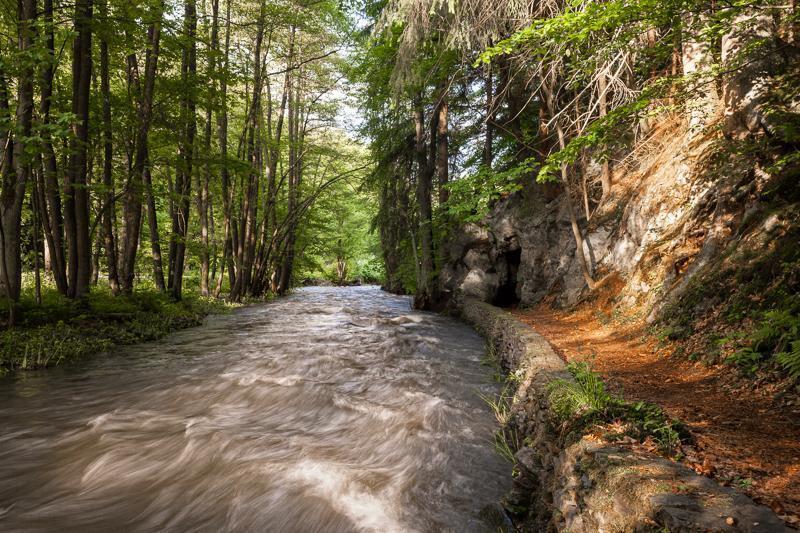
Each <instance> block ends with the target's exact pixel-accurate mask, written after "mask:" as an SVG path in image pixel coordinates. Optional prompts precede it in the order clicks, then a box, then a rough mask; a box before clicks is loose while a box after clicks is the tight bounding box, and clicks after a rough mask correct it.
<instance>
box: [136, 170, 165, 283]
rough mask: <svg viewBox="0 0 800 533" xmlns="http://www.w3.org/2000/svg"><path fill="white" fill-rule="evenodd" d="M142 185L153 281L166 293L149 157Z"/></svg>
mask: <svg viewBox="0 0 800 533" xmlns="http://www.w3.org/2000/svg"><path fill="white" fill-rule="evenodd" d="M142 183H143V184H144V188H145V192H146V193H147V228H148V230H149V231H150V250H151V253H152V256H153V281H154V282H155V284H156V288H157V289H158V290H159V291H161V292H166V290H167V287H166V284H165V283H164V261H163V259H162V255H161V237H160V235H159V231H158V212H157V211H156V198H155V194H154V193H153V176H152V174H151V172H150V159H149V157H148V160H147V163H146V164H145V166H144V172H143V173H142Z"/></svg>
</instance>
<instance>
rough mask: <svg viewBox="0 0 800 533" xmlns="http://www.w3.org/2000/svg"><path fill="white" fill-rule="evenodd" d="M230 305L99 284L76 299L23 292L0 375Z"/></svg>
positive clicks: (2, 336) (145, 335)
mask: <svg viewBox="0 0 800 533" xmlns="http://www.w3.org/2000/svg"><path fill="white" fill-rule="evenodd" d="M230 308H231V306H230V305H229V304H227V303H225V302H222V301H219V300H215V299H213V298H203V297H200V296H198V295H196V294H187V295H186V296H185V297H184V299H183V300H182V301H180V302H175V301H173V300H171V299H170V298H169V297H168V296H167V295H165V294H162V293H159V292H156V291H151V290H145V291H140V292H136V293H134V294H132V295H130V296H113V295H111V293H110V291H108V289H107V288H104V287H102V286H99V287H96V288H93V290H92V292H91V293H90V294H89V296H88V297H86V298H85V299H83V300H80V301H74V300H69V299H67V298H65V297H63V296H61V295H60V294H59V293H58V292H57V291H55V290H54V289H52V288H47V289H46V290H44V292H43V294H42V302H41V303H36V302H35V300H34V298H33V295H32V294H31V293H30V291H25V293H24V294H23V297H22V298H21V301H20V303H19V306H18V320H17V324H16V325H15V326H14V327H13V328H9V329H6V330H4V331H3V332H2V333H0V375H2V374H6V373H9V372H14V371H19V370H34V369H39V368H45V367H50V366H55V365H59V364H64V363H67V362H70V361H75V360H78V359H81V358H84V357H86V356H89V355H92V354H96V353H100V352H104V351H107V350H108V349H110V348H111V347H113V346H115V345H126V344H136V343H139V342H145V341H151V340H155V339H158V338H161V337H163V336H165V335H167V334H168V333H170V332H172V331H175V330H178V329H183V328H187V327H192V326H197V325H199V324H201V323H202V321H203V318H204V317H206V316H207V315H209V314H214V313H224V312H227V311H228V310H229V309H230Z"/></svg>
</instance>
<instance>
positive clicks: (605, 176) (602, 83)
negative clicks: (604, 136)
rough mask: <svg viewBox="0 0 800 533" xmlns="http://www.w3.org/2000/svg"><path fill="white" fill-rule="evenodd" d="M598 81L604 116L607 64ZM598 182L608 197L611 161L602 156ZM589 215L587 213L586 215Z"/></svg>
mask: <svg viewBox="0 0 800 533" xmlns="http://www.w3.org/2000/svg"><path fill="white" fill-rule="evenodd" d="M597 82H598V91H599V92H600V102H599V110H600V118H603V117H605V116H606V115H608V66H607V65H606V66H604V67H603V71H602V72H601V73H600V76H599V78H598V80H597ZM600 183H601V185H602V187H603V198H602V199H603V200H605V199H606V198H608V195H609V194H610V193H611V162H610V161H609V160H608V158H607V157H606V158H604V160H603V163H602V168H601V171H600ZM586 216H587V217H588V216H589V215H588V214H587V215H586Z"/></svg>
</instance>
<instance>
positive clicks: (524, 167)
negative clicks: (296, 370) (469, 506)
mask: <svg viewBox="0 0 800 533" xmlns="http://www.w3.org/2000/svg"><path fill="white" fill-rule="evenodd" d="M0 28H2V34H3V35H4V37H5V38H4V39H3V40H2V42H0V141H2V143H1V144H0V180H1V182H2V189H1V190H0V219H1V220H0V307H1V309H0V322H2V324H3V326H4V330H3V331H2V332H0V375H6V374H7V375H9V376H13V375H15V373H18V372H19V373H22V372H24V371H26V370H36V369H43V368H45V367H52V366H58V365H61V364H66V363H68V362H71V361H73V360H84V359H85V358H86V356H90V355H93V354H97V353H104V352H107V351H108V350H109V349H110V348H112V347H114V346H117V345H136V344H137V343H140V342H143V341H151V340H156V339H160V338H163V337H165V336H166V335H167V334H168V333H170V332H172V331H174V330H178V329H185V328H189V327H191V326H197V325H200V324H202V323H203V320H204V319H205V317H206V316H207V315H209V314H226V313H230V312H232V310H234V309H239V308H243V309H240V311H241V312H243V313H248V312H250V311H248V309H250V308H251V307H245V306H248V304H256V303H264V302H268V301H272V300H274V305H277V306H283V305H287V306H288V305H291V302H292V300H291V298H295V297H296V298H300V299H301V301H302V299H303V298H310V299H311V300H310V303H309V304H308V307H309V309H310V310H311V311H309V312H318V313H322V314H323V315H324V314H325V313H327V312H328V311H325V309H329V308H335V309H339V308H341V309H345V310H346V311H341V312H351V311H352V310H353V309H356V310H357V309H361V308H360V307H359V305H362V304H363V305H369V301H367V300H369V298H378V297H374V296H369V294H371V293H367V292H365V293H363V294H364V296H363V298H364V299H365V301H364V302H360V301H359V298H358V297H356V296H353V298H355V299H354V300H352V301H351V300H349V299H348V298H351V296H349V295H351V294H355V295H358V294H361V293H358V292H354V293H351V292H346V289H342V291H345V292H341V294H342V295H344V296H342V297H341V298H342V301H341V302H338V303H336V302H334V303H331V302H329V301H328V300H326V299H325V298H327V297H326V296H324V295H325V294H328V293H325V292H324V291H323V292H321V293H319V294H322V295H323V296H318V293H316V292H313V290H312V291H311V292H303V291H295V289H298V288H300V287H303V286H331V285H336V286H355V285H380V286H381V288H382V289H383V290H384V291H385V292H386V293H388V294H387V295H383V296H380V298H389V297H390V296H389V295H399V296H403V297H406V296H410V297H412V298H411V299H410V301H411V302H412V304H411V305H412V306H413V309H414V310H415V312H439V313H442V314H443V315H456V316H462V315H466V314H468V311H469V309H477V308H479V307H475V306H478V305H479V304H478V303H477V302H483V303H486V304H491V305H492V306H494V307H496V308H500V309H502V310H503V311H502V312H503V313H505V315H503V316H506V315H509V316H513V317H515V318H516V319H517V320H518V321H519V322H520V323H522V324H527V325H528V326H530V328H532V330H535V331H536V334H537V335H541V336H542V338H543V339H544V340H545V342H546V343H549V344H550V345H552V346H553V347H554V349H555V353H557V354H558V356H559V357H560V358H561V359H562V360H563V362H564V363H565V364H566V365H567V366H566V368H567V369H568V370H569V372H571V373H572V376H573V378H574V379H575V380H577V382H578V384H579V385H581V386H584V385H586V384H587V383H588V385H586V386H590V387H594V389H593V391H592V390H590V391H588V392H587V391H583V393H586V394H590V395H591V394H595V397H593V399H590V400H587V405H584V406H583V407H581V406H577V407H576V406H572V407H570V408H569V409H567V408H565V409H566V410H567V411H569V413H571V414H568V415H564V416H566V417H567V418H569V417H570V416H572V417H573V418H575V419H580V420H581V421H582V422H581V423H584V422H586V423H587V424H588V421H589V419H591V423H592V424H593V426H592V427H595V426H596V424H598V423H601V424H611V425H613V424H617V423H622V422H620V420H623V419H625V417H628V418H629V419H630V420H632V421H630V420H629V423H630V424H632V426H631V427H633V426H635V427H637V428H638V429H637V431H639V432H638V433H636V435H634V437H632V438H633V440H635V441H636V442H637V443H638V444H637V446H638V445H642V446H644V447H645V448H647V447H648V446H650V448H647V451H653V450H656V448H658V449H659V450H660V451H659V453H660V454H661V455H664V456H668V457H669V458H670V459H672V460H675V461H678V462H681V464H686V465H688V467H690V468H691V469H692V470H693V471H695V472H697V473H699V474H702V475H704V476H707V477H713V478H715V479H717V480H718V481H719V482H720V483H722V484H723V485H725V486H726V487H731V486H732V487H735V488H737V489H739V490H741V491H743V492H745V493H746V494H747V495H748V496H749V497H752V498H754V500H755V502H756V503H757V504H759V505H760V504H763V505H766V506H768V507H769V508H770V509H771V511H774V513H775V514H776V515H778V516H779V517H780V520H781V521H782V522H781V523H782V524H783V523H785V524H786V525H788V526H797V524H800V498H799V497H798V496H797V492H795V490H794V489H798V490H800V479H799V478H798V475H797V472H798V469H797V454H798V453H800V448H798V446H800V445H799V444H798V442H800V441H799V440H798V439H797V437H800V433H798V432H799V431H800V429H798V428H800V424H799V423H798V420H800V418H799V417H800V187H799V186H798V179H800V43H798V32H800V16H798V12H797V6H796V2H795V0H790V1H789V2H785V1H781V2H779V1H777V0H757V1H755V2H754V1H750V0H748V1H745V0H726V1H724V2H721V1H719V0H602V1H598V0H570V1H565V0H542V1H539V2H533V1H529V0H492V1H485V0H447V1H445V0H243V1H241V2H232V0H199V1H198V0H135V1H129V0H75V1H74V2H64V1H63V0H16V2H15V3H14V2H11V0H6V5H5V6H4V9H3V10H2V12H0ZM365 290H366V289H365ZM298 295H299V296H298ZM309 295H311V296H309ZM315 298H319V300H317V299H315ZM375 301H378V300H375ZM386 301H387V302H388V301H389V300H386ZM403 301H405V300H403ZM287 302H288V303H287ZM342 302H344V303H342ZM380 302H384V300H380ZM392 302H394V300H392ZM269 305H272V304H269ZM376 305H378V304H376ZM380 305H384V304H383V303H381V304H380ZM385 305H390V304H388V303H387V304H385ZM392 305H393V304H392ZM326 306H327V307H326ZM331 306H332V307H331ZM337 306H338V307H337ZM390 307H391V306H390ZM252 308H259V307H258V306H252ZM267 308H268V307H265V309H267ZM259 309H260V308H259ZM381 309H382V311H375V313H374V316H373V315H370V316H369V317H367V318H369V320H371V321H372V322H370V324H371V326H369V327H378V326H376V325H375V324H376V323H377V322H375V321H376V320H377V321H378V322H379V321H380V320H381V317H383V316H384V315H383V314H381V313H384V314H386V313H389V311H387V310H386V309H388V308H385V309H384V308H381ZM481 309H482V308H481ZM465 310H466V311H465ZM237 312H239V311H237ZM286 312H287V313H289V314H287V315H286V316H290V315H291V314H292V313H293V312H295V311H294V310H293V309H288V310H287V311H286ZM352 312H355V311H352ZM492 312H494V311H492ZM364 313H367V311H364ZM334 314H335V313H334ZM367 314H369V313H367ZM235 316H239V315H235ZM243 316H249V315H243ZM414 316H415V317H417V315H414ZM419 316H420V317H430V316H433V315H428V314H421V315H419ZM367 318H365V317H364V316H361V315H358V316H355V317H353V318H352V319H351V320H349V321H347V322H346V324H347V327H350V326H353V324H355V326H353V327H356V326H358V327H362V326H363V327H367V326H365V325H364V324H366V322H365V321H366V320H367ZM401 319H402V320H401ZM243 320H244V319H243ZM297 320H300V321H302V320H304V318H303V317H302V316H301V317H300V318H298V319H297ZM398 320H400V322H397V324H401V325H403V324H405V325H408V321H410V322H411V323H413V324H418V323H419V322H418V321H417V318H414V319H413V320H412V319H407V320H406V319H405V318H403V317H399V319H398ZM419 320H421V321H424V320H426V319H424V318H419ZM430 320H434V319H432V318H431V319H430ZM441 320H445V319H444V318H441ZM312 322H313V321H312ZM498 323H499V322H498ZM314 324H317V323H316V322H314ZM289 326H291V324H290V325H289ZM289 326H287V327H289ZM403 327H405V326H403ZM408 327H409V328H410V327H411V326H408ZM514 327H516V326H514ZM312 329H313V328H312ZM478 330H481V328H480V327H478ZM511 330H513V328H511ZM511 330H509V331H511ZM314 331H316V330H314ZM404 331H405V330H404ZM280 334H281V333H280V332H277V333H276V332H271V335H272V336H274V337H276V338H277V337H280ZM314 335H315V333H310V334H309V337H308V338H309V339H312V340H309V341H308V343H307V344H308V346H309V349H312V348H311V347H313V345H314V342H316V341H314V340H313V339H318V338H317V337H315V336H314ZM348 335H349V333H348ZM353 335H354V336H355V337H354V338H360V337H358V334H355V333H354V334H353ZM320 338H322V340H321V341H319V342H320V343H321V344H320V345H325V342H327V340H326V339H327V337H324V336H323V337H320ZM490 341H491V339H490ZM409 342H411V341H409ZM437 342H438V341H437ZM443 342H444V341H443ZM448 342H450V341H448ZM434 344H436V343H434ZM490 344H491V342H490ZM437 346H438V345H437ZM273 348H274V347H273ZM270 349H272V348H270ZM275 349H277V348H275ZM425 349H427V348H420V350H421V351H420V353H426V352H425ZM431 349H433V348H431ZM437 349H438V348H437ZM493 349H494V348H492V349H490V354H489V355H492V353H493V352H492V350H493ZM498 349H499V348H498ZM442 357H447V356H446V355H442ZM499 357H500V358H499V359H498V360H497V361H495V363H496V364H497V365H499V370H498V372H500V373H506V374H508V375H507V377H506V378H503V379H506V380H512V379H521V378H519V376H517V378H512V377H513V376H515V375H516V374H514V372H515V370H514V367H515V365H517V364H518V362H517V361H514V360H513V358H512V360H511V362H510V363H509V362H508V361H505V360H503V356H502V355H501V356H499ZM323 367H324V365H323ZM526 368H527V367H524V368H523V370H525V369H526ZM528 370H529V369H528ZM305 371H307V372H309V373H311V374H313V372H314V371H312V370H308V369H306V370H305ZM601 376H602V378H603V379H606V380H608V381H609V383H610V385H609V386H610V390H612V391H613V392H614V393H615V394H616V393H617V392H619V393H620V394H623V393H624V395H626V396H627V395H630V396H631V397H632V398H633V399H635V400H638V401H641V402H645V403H626V402H627V400H622V399H621V398H622V396H620V397H619V398H618V397H617V396H607V395H606V391H605V389H604V388H603V387H604V386H603V385H602V383H600V382H599V381H597V380H599V379H600V377H601ZM573 378H570V379H573ZM270 379H271V378H270ZM281 379H283V378H281ZM287 379H288V378H287ZM291 379H294V378H291ZM559 379H561V378H559ZM281 383H282V382H281ZM508 383H510V384H511V385H513V386H514V387H516V386H522V384H521V382H520V383H518V382H513V383H512V381H508ZM526 383H527V382H526ZM554 383H562V381H558V380H556V381H555V382H554ZM598 383H600V384H599V385H598ZM511 385H509V386H511ZM525 386H528V385H527V384H526V385H525ZM551 388H552V387H551ZM548 390H551V389H548ZM504 395H506V389H505V388H504V389H503V393H502V395H501V399H502V402H500V403H495V402H494V400H492V401H490V402H489V403H490V406H492V409H493V410H494V411H495V415H496V416H498V420H499V421H500V424H501V426H502V429H501V430H500V433H499V435H500V436H501V438H500V439H499V441H498V440H497V439H495V445H496V446H498V447H499V448H500V451H501V455H503V454H505V456H507V457H506V458H508V457H510V458H511V462H512V463H514V464H515V465H516V466H515V473H516V472H519V471H520V470H519V468H517V467H518V464H519V461H517V459H515V457H517V456H516V455H515V454H517V452H518V451H519V450H521V449H524V448H525V447H526V446H529V444H525V443H526V442H529V441H530V436H529V438H528V440H527V441H526V440H525V438H524V435H523V434H522V433H524V431H523V430H522V429H519V428H517V426H515V425H514V424H515V423H516V422H515V423H509V422H508V421H509V420H511V419H512V418H513V417H511V415H509V414H508V413H510V412H512V411H513V405H512V404H513V402H514V401H515V400H514V395H513V394H510V395H507V396H504ZM573 396H576V395H573ZM561 399H563V398H561ZM573 399H574V398H573ZM556 400H558V398H555V397H554V399H553V402H554V404H557V401H556ZM565 401H566V400H565ZM576 401H577V400H576ZM503 402H506V403H508V405H506V406H505V407H502V405H505V404H503ZM593 402H594V403H593ZM603 402H605V403H603ZM334 403H335V402H334ZM501 404H502V405H501ZM601 404H602V405H604V406H605V407H602V408H599V407H597V405H601ZM337 405H338V404H337ZM498 406H500V407H498ZM634 406H638V407H634ZM648 406H650V407H648ZM700 406H702V408H701V407H700ZM662 408H663V409H664V411H663V412H662V410H661V409H662ZM369 409H371V407H370V408H369ZM369 409H367V410H368V411H369ZM570 409H572V411H570ZM506 411H508V413H506ZM634 411H635V413H634ZM370 412H371V411H370ZM498 413H500V415H502V416H500V415H498ZM503 413H506V414H505V415H504V414H503ZM587 413H589V414H587ZM621 413H622V414H621ZM562 414H563V413H562ZM637 417H639V418H637ZM642 417H644V418H642ZM500 418H502V420H500ZM523 418H524V417H523ZM678 418H680V419H681V422H680V423H679V422H677V420H678ZM637 420H638V422H637ZM709 420H711V422H708V421H709ZM573 421H574V420H573ZM519 424H520V426H519V427H523V426H524V424H523V423H522V422H519ZM564 424H565V425H564V427H565V428H566V427H567V425H566V422H564ZM637 424H638V425H637ZM726 424H727V425H726ZM708 425H710V426H711V429H708ZM645 426H648V427H650V429H647V430H645V429H643V428H644V427H645ZM651 426H657V428H656V429H655V430H653V429H652V427H651ZM684 426H685V427H687V428H689V429H688V430H687V431H688V433H686V435H688V434H689V433H692V432H694V433H692V434H693V435H694V436H692V437H685V436H684V433H681V432H682V431H683V429H680V430H679V428H684ZM733 427H737V428H738V432H737V431H734V430H733V429H731V428H733ZM509 428H510V429H509ZM698 428H702V429H698ZM584 429H585V428H584ZM518 430H519V432H520V433H519V434H517V431H518ZM640 430H641V431H640ZM566 433H567V432H566V431H565V433H564V434H566ZM664 435H667V436H666V437H664ZM698 435H699V436H698ZM496 436H497V434H495V437H496ZM667 441H668V442H667ZM498 442H499V444H498ZM654 442H655V443H656V444H653V443H654ZM664 442H667V444H666V445H664ZM651 445H652V446H651ZM651 448H652V449H651ZM704 454H705V455H704ZM704 457H705V459H704ZM709 457H710V459H709ZM761 457H768V459H765V460H764V461H762V460H761ZM515 461H516V462H515ZM487 468H490V467H488V466H487ZM551 470H552V469H551ZM312 471H313V469H312ZM323 477H324V476H323ZM0 495H1V494H0ZM0 499H1V498H0ZM0 503H2V502H1V501H0ZM526 505H527V504H526ZM511 507H513V506H511ZM509 508H510V506H508V505H507V506H506V510H508V509H509ZM526 509H527V508H526ZM526 512H527V511H526ZM504 513H505V511H504ZM344 514H345V515H347V513H346V512H345V513H344ZM510 514H511V515H513V512H510ZM348 516H350V515H348ZM381 516H384V515H381ZM386 516H388V515H386ZM386 516H384V518H386ZM525 517H527V518H525ZM531 517H533V512H532V511H531V514H530V515H524V516H523V514H520V515H519V516H512V519H513V521H514V523H515V524H517V525H519V524H520V523H523V522H525V523H527V524H528V527H529V530H535V528H533V527H532V526H530V524H532V523H534V522H530V520H534V518H531ZM395 518H396V517H395ZM540 518H541V517H539V518H536V520H538V519H540ZM0 519H2V513H0ZM386 519H387V520H388V518H386ZM742 519H744V518H742ZM748 519H749V518H748ZM510 520H511V519H510ZM731 520H735V521H738V520H740V518H731ZM526 521H527V522H526ZM535 523H537V524H540V523H539V522H535ZM737 523H738V522H737ZM0 525H2V522H0ZM161 525H162V526H163V525H164V524H161ZM228 525H230V524H228ZM540 525H541V524H540ZM562 525H563V524H562ZM728 525H730V524H728ZM515 527H516V526H515ZM537 527H538V526H537ZM586 527H587V528H588V529H586V530H587V531H589V530H591V527H589V526H586ZM709 527H710V526H709ZM400 529H402V528H400ZM422 529H423V530H425V529H428V530H435V529H436V527H433V526H431V524H427V525H426V526H424V527H423V528H422ZM523 529H524V528H523ZM567 529H568V528H567ZM623 529H624V528H623ZM576 530H579V529H576Z"/></svg>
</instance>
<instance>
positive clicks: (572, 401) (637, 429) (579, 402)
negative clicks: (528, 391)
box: [548, 362, 688, 454]
mask: <svg viewBox="0 0 800 533" xmlns="http://www.w3.org/2000/svg"><path fill="white" fill-rule="evenodd" d="M567 369H568V370H569V372H570V373H571V374H572V376H573V377H574V380H565V379H558V380H555V381H553V382H551V383H550V384H549V386H548V399H549V401H550V405H551V407H552V409H553V412H554V413H555V414H556V416H557V417H558V419H560V420H561V421H562V422H563V423H566V424H568V425H570V426H571V428H572V430H573V431H575V432H578V433H581V434H585V433H587V432H588V431H590V430H591V429H592V428H595V427H598V426H602V425H607V424H615V426H616V427H619V428H621V430H622V431H621V432H618V433H617V434H615V435H607V437H609V438H612V439H613V438H617V437H621V436H625V435H627V436H630V437H633V438H635V439H637V440H639V441H645V440H652V441H653V442H655V443H656V444H657V445H658V448H659V449H660V450H661V451H662V452H663V453H666V454H673V453H674V452H676V451H677V449H678V447H679V445H680V444H681V441H682V440H684V439H685V438H687V437H688V434H687V432H686V430H685V428H684V427H683V425H682V424H681V423H680V422H678V421H677V420H671V419H669V418H667V416H666V415H665V414H664V412H663V411H662V410H661V408H660V407H658V406H657V405H654V404H651V403H647V402H628V401H626V400H624V399H622V398H620V397H618V396H615V395H613V394H610V393H609V392H608V391H607V390H606V387H605V383H604V382H603V380H602V379H601V378H600V376H599V375H598V374H597V373H596V372H594V371H593V370H592V368H591V365H590V364H589V363H586V362H573V363H570V364H569V365H568V366H567Z"/></svg>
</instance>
